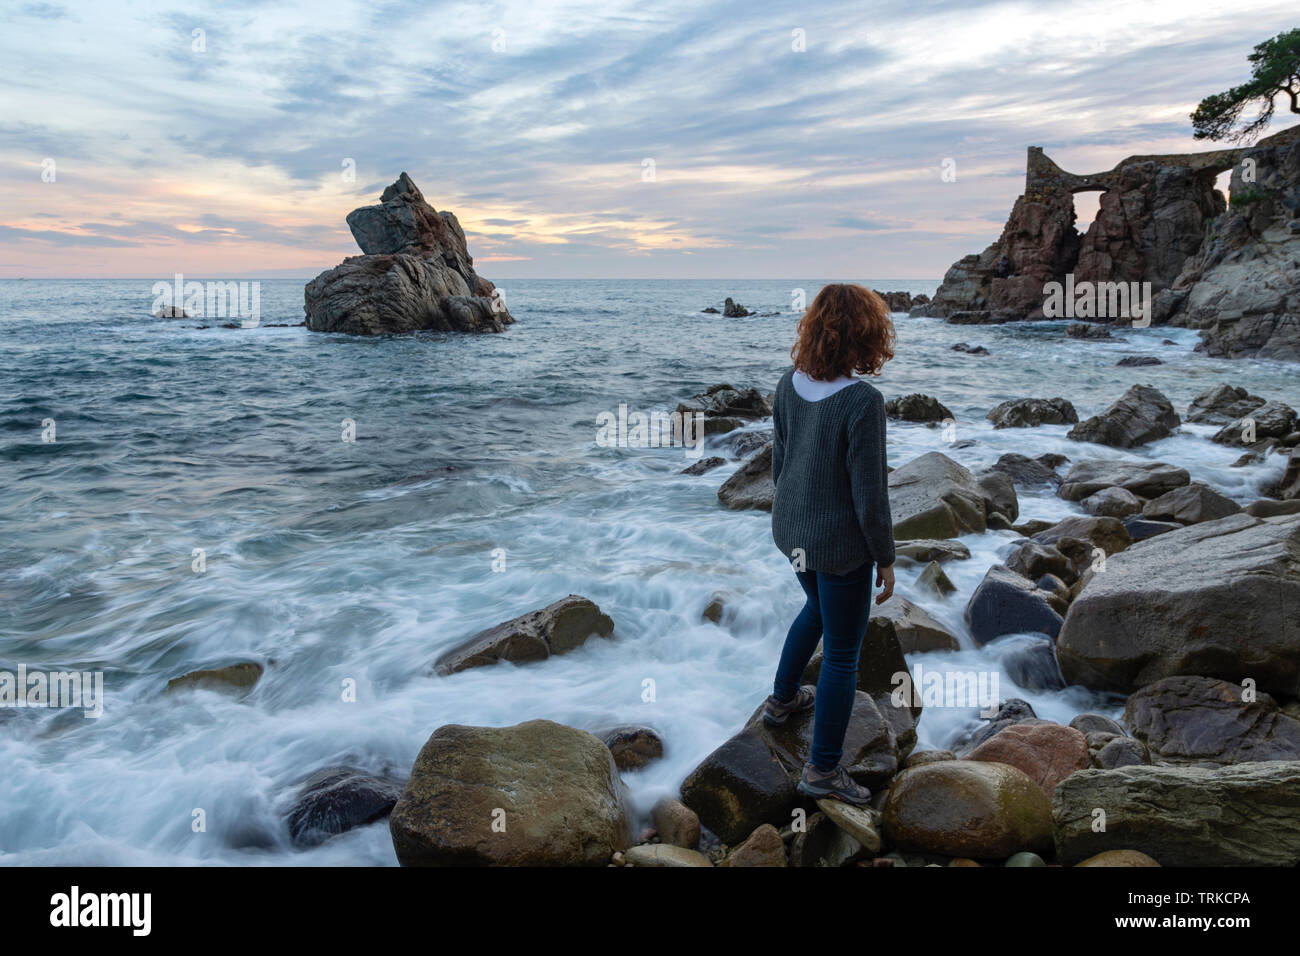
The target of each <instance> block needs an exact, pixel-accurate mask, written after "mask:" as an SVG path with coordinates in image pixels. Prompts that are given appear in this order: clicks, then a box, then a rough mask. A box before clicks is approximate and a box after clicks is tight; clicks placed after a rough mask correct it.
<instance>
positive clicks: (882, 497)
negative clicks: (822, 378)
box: [772, 368, 894, 574]
mask: <svg viewBox="0 0 1300 956" xmlns="http://www.w3.org/2000/svg"><path fill="white" fill-rule="evenodd" d="M793 375H794V369H793V368H792V369H789V370H788V371H787V372H786V373H785V374H784V375H782V376H781V382H780V384H778V385H777V387H776V401H775V403H774V404H773V413H772V417H773V430H774V432H775V440H774V442H773V445H772V481H773V482H774V483H775V485H776V496H775V497H774V498H773V500H772V540H773V541H775V542H776V546H777V547H778V548H780V549H781V551H782V553H783V554H785V556H786V558H787V559H789V560H791V561H794V560H795V558H796V556H797V555H796V549H802V552H803V557H804V562H803V564H804V568H805V569H806V570H808V571H825V572H829V573H831V574H847V573H848V572H850V571H853V570H855V569H857V568H859V567H861V566H862V565H863V564H864V563H865V562H867V561H873V562H874V563H875V564H876V565H877V566H878V567H888V566H889V565H891V564H893V563H894V525H893V521H892V520H891V518H890V515H889V485H888V467H887V466H886V464H885V400H884V399H883V398H882V397H881V395H880V392H878V391H876V389H875V388H874V387H873V386H872V385H870V384H869V383H867V382H858V383H857V384H855V385H849V386H847V387H845V388H842V389H840V390H839V391H838V392H836V393H835V394H833V395H829V396H827V397H826V398H823V399H821V400H820V401H815V402H811V401H808V400H807V399H805V398H801V397H800V396H799V394H798V393H797V392H796V391H795V390H794V385H793V384H792V382H791V380H790V379H791V376H793Z"/></svg>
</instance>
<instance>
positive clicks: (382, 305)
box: [304, 173, 515, 335]
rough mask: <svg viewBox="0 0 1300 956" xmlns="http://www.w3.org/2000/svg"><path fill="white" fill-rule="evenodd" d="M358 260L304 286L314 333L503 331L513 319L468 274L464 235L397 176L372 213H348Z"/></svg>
mask: <svg viewBox="0 0 1300 956" xmlns="http://www.w3.org/2000/svg"><path fill="white" fill-rule="evenodd" d="M348 227H349V228H350V229H351V230H352V236H353V238H355V239H356V241H357V245H358V246H360V247H361V251H362V252H363V253H364V255H360V256H351V257H349V258H347V259H344V260H343V262H342V263H340V264H339V265H337V266H335V267H334V268H333V269H330V270H329V271H328V272H322V273H321V274H320V275H318V276H317V277H316V278H315V279H313V280H312V281H311V282H309V283H307V289H306V301H305V304H304V311H305V312H306V314H307V322H306V325H307V328H309V329H311V330H312V331H313V332H345V333H348V334H350V335H383V334H386V333H395V332H419V331H438V332H501V331H503V330H504V329H505V327H506V326H507V325H509V324H510V323H512V322H514V321H515V320H514V318H513V317H512V316H511V315H510V313H509V312H508V311H507V310H506V307H505V301H504V300H503V299H502V298H501V297H500V296H499V295H498V294H496V290H495V286H493V285H492V283H491V282H489V281H488V280H487V279H484V278H483V277H482V276H480V275H478V274H476V273H475V272H474V260H473V259H471V258H470V256H469V252H468V251H467V249H466V244H465V233H464V231H463V230H462V229H461V227H460V223H459V222H457V221H456V217H455V215H454V214H452V213H450V212H445V211H444V212H438V211H437V210H436V209H434V208H433V207H432V206H430V205H429V204H428V203H427V202H425V199H424V196H423V195H422V194H421V193H420V190H419V189H418V188H417V187H416V185H415V183H414V182H412V181H411V178H410V177H409V176H408V175H406V173H402V175H401V176H399V177H398V179H397V181H396V182H395V183H393V184H392V185H391V186H389V187H388V188H387V189H385V190H384V192H383V195H382V196H381V197H380V203H379V205H377V206H363V207H361V208H360V209H354V210H352V212H350V213H349V214H348Z"/></svg>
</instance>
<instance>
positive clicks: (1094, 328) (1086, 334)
mask: <svg viewBox="0 0 1300 956" xmlns="http://www.w3.org/2000/svg"><path fill="white" fill-rule="evenodd" d="M1065 334H1066V337H1067V338H1071V339H1109V338H1112V336H1111V334H1110V328H1109V327H1107V326H1105V325H1100V324H1098V323H1096V322H1071V323H1070V324H1069V325H1067V326H1066V327H1065Z"/></svg>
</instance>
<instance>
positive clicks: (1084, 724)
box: [1069, 713, 1128, 736]
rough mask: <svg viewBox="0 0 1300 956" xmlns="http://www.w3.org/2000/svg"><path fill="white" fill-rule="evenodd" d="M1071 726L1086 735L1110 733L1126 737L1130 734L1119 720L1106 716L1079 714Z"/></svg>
mask: <svg viewBox="0 0 1300 956" xmlns="http://www.w3.org/2000/svg"><path fill="white" fill-rule="evenodd" d="M1069 726H1071V727H1073V728H1074V729H1075V730H1077V731H1079V732H1080V733H1081V734H1085V735H1087V734H1092V733H1110V734H1118V735H1119V736H1124V735H1126V734H1127V733H1128V731H1126V730H1125V729H1124V725H1123V724H1121V723H1120V722H1119V721H1117V720H1112V719H1111V718H1110V717H1107V716H1106V715H1105V714H1093V713H1083V714H1077V715H1075V717H1074V719H1073V720H1071V721H1070V724H1069Z"/></svg>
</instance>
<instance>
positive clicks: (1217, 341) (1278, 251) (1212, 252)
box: [1155, 142, 1300, 361]
mask: <svg viewBox="0 0 1300 956" xmlns="http://www.w3.org/2000/svg"><path fill="white" fill-rule="evenodd" d="M1230 190H1231V193H1232V207H1231V208H1230V209H1229V210H1227V211H1226V212H1225V213H1223V214H1222V215H1220V216H1219V217H1218V218H1217V219H1215V220H1214V221H1213V222H1212V223H1211V224H1210V228H1209V230H1208V232H1207V234H1206V236H1205V239H1204V242H1203V243H1202V244H1201V246H1200V248H1199V250H1198V251H1197V252H1196V254H1195V255H1193V256H1191V257H1190V258H1189V259H1188V260H1187V261H1186V263H1185V264H1184V266H1183V268H1182V271H1181V273H1180V274H1179V275H1178V277H1177V278H1176V279H1175V281H1174V282H1173V284H1172V287H1171V288H1170V290H1169V291H1168V292H1167V293H1166V294H1165V295H1163V296H1161V297H1160V298H1159V299H1158V300H1157V303H1156V309H1155V312H1156V315H1157V321H1159V319H1160V318H1161V317H1162V313H1163V317H1164V318H1165V321H1167V322H1168V324H1170V325H1181V326H1187V327H1189V328H1196V329H1201V330H1202V331H1201V344H1200V345H1199V346H1197V349H1198V350H1199V351H1204V352H1207V353H1208V354H1210V355H1213V356H1219V357H1225V358H1267V359H1289V360H1291V361H1300V142H1292V143H1289V144H1285V145H1280V146H1261V147H1259V148H1256V149H1251V150H1247V151H1246V154H1245V156H1244V157H1243V161H1242V162H1241V163H1238V164H1237V165H1236V166H1234V167H1233V173H1232V185H1231V187H1230Z"/></svg>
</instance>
